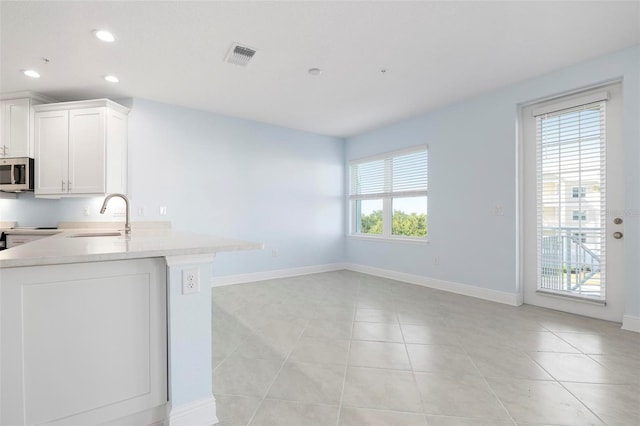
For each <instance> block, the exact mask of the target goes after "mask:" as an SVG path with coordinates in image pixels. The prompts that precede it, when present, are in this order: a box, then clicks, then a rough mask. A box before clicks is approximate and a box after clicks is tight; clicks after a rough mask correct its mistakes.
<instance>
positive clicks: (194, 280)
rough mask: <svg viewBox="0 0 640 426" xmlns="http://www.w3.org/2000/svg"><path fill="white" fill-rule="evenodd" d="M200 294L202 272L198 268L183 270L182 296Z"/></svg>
mask: <svg viewBox="0 0 640 426" xmlns="http://www.w3.org/2000/svg"><path fill="white" fill-rule="evenodd" d="M199 292H200V270H199V269H198V268H191V269H183V270H182V294H192V293H199Z"/></svg>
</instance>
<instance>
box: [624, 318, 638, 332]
mask: <svg viewBox="0 0 640 426" xmlns="http://www.w3.org/2000/svg"><path fill="white" fill-rule="evenodd" d="M622 329H623V330H627V331H635V332H636V333H640V317H634V316H631V315H625V316H623V317H622Z"/></svg>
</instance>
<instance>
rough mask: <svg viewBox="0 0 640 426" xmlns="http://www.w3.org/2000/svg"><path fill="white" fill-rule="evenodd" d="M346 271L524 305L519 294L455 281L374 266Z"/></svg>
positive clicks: (348, 265) (506, 303)
mask: <svg viewBox="0 0 640 426" xmlns="http://www.w3.org/2000/svg"><path fill="white" fill-rule="evenodd" d="M345 269H349V270H350V271H355V272H361V273H364V274H369V275H375V276H377V277H382V278H389V279H392V280H397V281H403V282H406V283H410V284H416V285H421V286H424V287H429V288H433V289H436V290H444V291H448V292H451V293H456V294H461V295H464V296H470V297H475V298H478V299H484V300H489V301H491V302H498V303H503V304H505V305H511V306H519V305H521V304H522V303H521V302H520V300H519V297H518V296H519V295H518V293H507V292H504V291H498V290H491V289H487V288H482V287H476V286H472V285H467V284H461V283H456V282H453V281H444V280H438V279H434V278H428V277H423V276H421V275H413V274H407V273H404V272H398V271H392V270H389V269H381V268H375V267H373V266H366V265H357V264H347V265H346V268H345Z"/></svg>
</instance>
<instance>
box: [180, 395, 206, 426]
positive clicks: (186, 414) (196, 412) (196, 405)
mask: <svg viewBox="0 0 640 426" xmlns="http://www.w3.org/2000/svg"><path fill="white" fill-rule="evenodd" d="M167 411H168V413H167V419H168V424H169V426H200V425H201V426H210V425H214V424H216V423H218V417H217V415H216V399H215V398H214V396H213V395H211V396H210V397H208V398H204V399H200V400H197V401H193V402H189V403H187V404H182V405H179V406H177V407H175V408H174V407H172V406H171V404H170V403H169V404H167Z"/></svg>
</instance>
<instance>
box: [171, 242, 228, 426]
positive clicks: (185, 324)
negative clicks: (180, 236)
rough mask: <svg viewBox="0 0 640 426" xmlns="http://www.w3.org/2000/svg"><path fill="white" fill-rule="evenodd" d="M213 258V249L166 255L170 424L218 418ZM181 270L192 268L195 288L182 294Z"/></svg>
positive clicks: (212, 421) (192, 425)
mask: <svg viewBox="0 0 640 426" xmlns="http://www.w3.org/2000/svg"><path fill="white" fill-rule="evenodd" d="M213 258H214V254H210V255H192V256H191V255H187V256H168V257H167V258H166V262H167V316H168V318H167V319H168V345H169V347H168V352H169V405H168V408H169V413H168V419H169V422H168V423H169V425H170V426H182V425H190V426H197V425H202V426H209V425H212V424H215V423H218V418H217V417H216V405H215V398H214V396H213V391H212V385H213V377H212V376H213V368H212V365H211V363H212V350H211V267H212V262H213ZM185 272H188V273H191V274H193V273H196V274H197V276H198V281H199V287H200V289H199V291H197V292H193V293H187V294H185V292H184V291H183V281H184V274H185Z"/></svg>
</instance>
